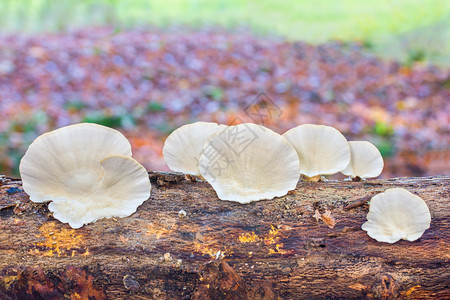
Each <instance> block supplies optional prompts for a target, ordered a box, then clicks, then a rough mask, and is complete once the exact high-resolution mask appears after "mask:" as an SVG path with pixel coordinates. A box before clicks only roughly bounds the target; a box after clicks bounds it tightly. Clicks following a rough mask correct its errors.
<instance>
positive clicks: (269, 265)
mask: <svg viewBox="0 0 450 300" xmlns="http://www.w3.org/2000/svg"><path fill="white" fill-rule="evenodd" d="M150 177H151V181H152V195H151V199H150V200H148V201H146V202H144V204H142V205H141V206H140V207H139V208H138V210H137V212H136V213H135V214H133V215H132V216H130V217H127V218H117V219H114V218H113V219H103V220H99V221H97V222H96V223H94V224H89V225H87V226H84V227H83V228H81V229H77V230H73V229H71V228H70V227H69V226H68V225H67V224H62V223H60V222H59V221H57V220H55V219H54V218H53V217H52V215H51V214H50V213H49V211H48V209H47V205H46V204H35V203H32V202H30V201H29V199H28V196H27V195H26V194H25V193H24V192H23V190H22V189H21V182H20V181H19V180H14V179H11V178H3V179H1V184H0V199H1V200H0V299H63V298H66V299H88V298H89V297H90V299H121V298H127V299H322V298H328V299H329V298H342V299H360V298H369V299H370V298H385V299H389V298H407V299H418V298H420V299H428V298H429V299H449V298H450V290H449V283H450V269H449V258H450V250H449V249H450V239H449V226H450V213H449V208H450V205H449V194H450V189H449V186H450V185H449V183H450V178H449V177H426V178H397V179H389V180H372V181H363V182H347V181H327V182H309V183H304V182H300V183H299V184H298V186H297V188H296V190H295V191H293V192H290V193H289V194H288V195H286V196H285V197H282V198H277V199H274V200H270V201H269V200H267V201H260V202H255V203H251V204H248V205H241V204H238V203H233V202H228V201H220V200H219V199H218V198H217V196H216V194H215V192H214V190H213V189H212V188H211V187H210V185H209V184H208V183H206V182H203V181H201V180H198V179H196V178H195V177H192V176H190V177H186V178H185V176H183V175H178V174H173V173H161V172H159V173H153V172H151V173H150ZM392 187H402V188H405V189H407V190H409V191H411V192H413V193H416V194H417V195H419V196H420V197H421V198H422V199H424V200H425V202H426V203H427V204H428V206H429V208H430V211H431V215H432V222H431V228H430V229H428V230H427V231H426V232H425V233H424V235H423V236H422V238H420V239H419V240H418V241H415V242H408V241H400V242H397V243H395V244H386V243H379V242H377V241H375V240H373V239H371V238H370V237H369V236H368V235H367V234H366V233H365V231H363V230H361V225H362V224H363V223H364V222H365V220H366V214H367V212H368V204H367V201H368V200H370V197H371V196H372V195H375V194H376V193H379V192H382V191H384V190H386V189H388V188H392ZM180 211H184V212H185V213H186V215H184V213H183V212H180Z"/></svg>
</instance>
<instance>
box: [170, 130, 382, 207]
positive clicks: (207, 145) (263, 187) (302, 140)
mask: <svg viewBox="0 0 450 300" xmlns="http://www.w3.org/2000/svg"><path fill="white" fill-rule="evenodd" d="M292 150H294V151H292ZM163 155H164V159H165V161H166V163H167V165H168V166H169V168H170V169H171V170H173V171H177V172H183V173H186V174H191V175H201V176H203V178H204V179H206V180H207V181H208V182H209V183H210V184H211V185H212V186H213V188H214V189H215V191H216V193H217V195H218V197H219V198H220V199H222V200H230V201H237V202H240V203H249V202H252V201H257V200H262V199H272V198H274V197H279V196H282V195H285V194H286V193H287V192H288V191H289V190H292V189H294V188H295V186H296V183H297V181H298V178H299V177H300V175H301V176H302V179H303V180H305V181H320V180H322V179H323V175H331V174H335V173H337V172H342V173H344V174H346V175H348V176H350V177H352V178H353V179H354V180H360V179H365V178H369V177H376V176H378V175H379V174H380V173H381V170H382V169H383V159H382V157H381V154H380V152H379V151H378V149H377V148H376V147H375V146H374V145H372V144H370V143H369V142H347V139H346V138H345V137H344V136H343V135H342V133H340V132H339V131H338V130H337V129H335V128H333V127H330V126H325V125H314V124H303V125H299V126H297V127H295V128H292V129H290V130H288V131H287V132H285V133H284V134H283V135H279V134H277V133H275V132H273V131H271V130H270V129H268V128H265V127H264V126H261V125H256V124H251V123H245V124H239V125H234V126H226V125H218V124H216V123H210V122H196V123H192V124H187V125H184V126H181V127H180V128H178V129H176V130H175V131H174V132H173V133H172V134H170V135H169V137H168V138H167V139H166V141H165V144H164V149H163ZM269 174H270V176H269ZM270 177H272V178H273V179H275V178H276V179H277V180H276V181H274V180H270V179H268V178H270Z"/></svg>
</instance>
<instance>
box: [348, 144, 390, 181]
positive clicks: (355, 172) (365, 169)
mask: <svg viewBox="0 0 450 300" xmlns="http://www.w3.org/2000/svg"><path fill="white" fill-rule="evenodd" d="M348 144H349V145H350V152H351V159H350V163H349V164H348V166H347V167H346V168H345V169H344V170H342V171H341V172H342V174H344V175H347V176H352V177H356V176H358V177H360V178H372V177H377V176H378V175H380V174H381V171H383V166H384V162H383V157H382V156H381V153H380V151H379V150H378V149H377V147H375V146H374V145H373V144H372V143H370V142H366V141H352V142H348Z"/></svg>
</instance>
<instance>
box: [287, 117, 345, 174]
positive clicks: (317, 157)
mask: <svg viewBox="0 0 450 300" xmlns="http://www.w3.org/2000/svg"><path fill="white" fill-rule="evenodd" d="M283 136H284V137H285V138H286V139H287V140H288V141H289V142H290V143H291V144H292V145H293V146H294V148H295V150H296V151H297V154H298V157H299V159H300V169H301V170H300V172H301V174H302V175H303V179H304V180H308V181H318V180H320V179H321V175H331V174H335V173H337V172H340V171H342V170H344V169H345V167H346V166H347V165H348V163H349V162H350V146H349V145H348V142H347V140H346V138H345V137H344V136H343V135H342V134H341V133H340V132H339V131H338V130H337V129H335V128H333V127H330V126H325V125H314V124H303V125H299V126H297V127H294V128H292V129H290V130H288V131H287V132H285V133H284V134H283Z"/></svg>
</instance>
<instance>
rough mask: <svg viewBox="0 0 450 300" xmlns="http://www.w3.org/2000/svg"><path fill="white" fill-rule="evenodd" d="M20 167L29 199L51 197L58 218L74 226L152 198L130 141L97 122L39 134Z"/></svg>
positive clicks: (131, 208)
mask: <svg viewBox="0 0 450 300" xmlns="http://www.w3.org/2000/svg"><path fill="white" fill-rule="evenodd" d="M19 170H20V175H21V178H22V184H23V189H24V191H25V192H26V193H27V194H28V195H29V196H30V200H31V201H33V202H48V201H52V202H51V203H50V204H49V210H50V211H52V212H53V216H54V217H55V218H56V219H58V220H60V221H61V222H64V223H69V225H70V226H71V227H73V228H79V227H81V226H83V225H84V224H87V223H90V222H94V221H96V220H98V219H100V218H110V217H113V216H117V217H125V216H128V215H131V214H132V213H133V212H135V211H136V209H137V207H138V206H139V205H141V204H142V203H143V202H144V201H145V200H147V199H148V198H149V196H150V189H151V184H150V180H149V177H148V173H147V171H146V170H145V168H144V167H143V166H141V165H140V164H139V163H138V162H137V161H136V160H134V159H133V158H131V146H130V143H129V142H128V140H127V139H126V138H125V137H124V136H123V135H122V134H121V133H120V132H119V131H117V130H114V129H111V128H108V127H104V126H101V125H97V124H88V123H82V124H76V125H71V126H66V127H62V128H59V129H57V130H54V131H51V132H48V133H45V134H43V135H41V136H39V137H38V138H36V140H35V141H34V142H33V143H32V144H31V145H30V146H29V148H28V150H27V152H26V153H25V155H24V156H23V158H22V160H21V162H20V166H19Z"/></svg>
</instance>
